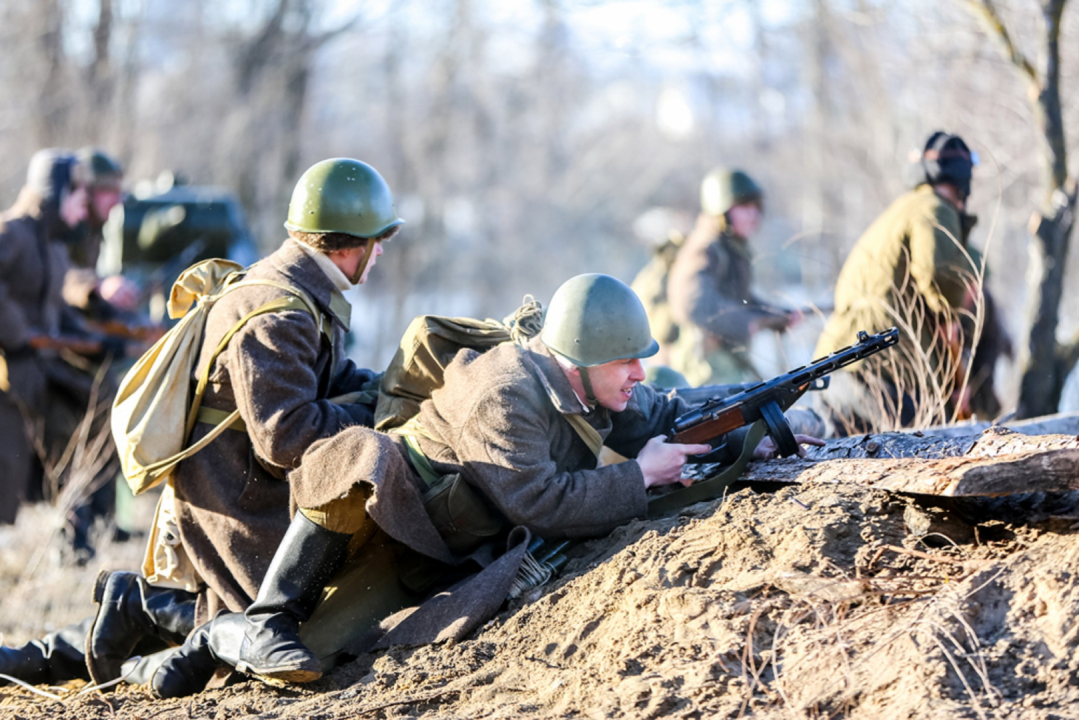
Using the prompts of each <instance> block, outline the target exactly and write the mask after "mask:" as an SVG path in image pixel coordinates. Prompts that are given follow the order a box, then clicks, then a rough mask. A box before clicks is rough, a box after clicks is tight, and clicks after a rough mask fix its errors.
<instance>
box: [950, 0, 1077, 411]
mask: <svg viewBox="0 0 1079 720" xmlns="http://www.w3.org/2000/svg"><path fill="white" fill-rule="evenodd" d="M967 2H968V4H969V6H970V8H971V10H972V11H973V12H974V13H975V14H976V15H977V16H978V17H979V18H980V19H981V20H982V21H983V22H984V24H985V26H986V28H987V29H988V32H989V34H990V35H991V36H992V38H993V39H994V40H996V41H997V43H998V45H999V46H1000V50H1001V52H1002V53H1003V55H1004V57H1005V58H1007V59H1008V60H1009V61H1010V62H1011V63H1012V65H1014V66H1015V68H1016V70H1017V71H1018V72H1019V73H1020V75H1021V76H1022V78H1023V80H1024V81H1025V82H1026V84H1027V91H1028V97H1029V98H1030V101H1031V105H1032V110H1033V114H1034V119H1035V124H1036V137H1037V147H1038V155H1039V160H1040V165H1041V188H1042V195H1043V199H1042V202H1041V205H1040V207H1039V209H1038V210H1037V211H1036V212H1035V213H1034V215H1033V217H1032V218H1031V222H1030V230H1031V232H1032V234H1033V240H1034V242H1032V243H1031V245H1030V266H1029V267H1028V269H1027V283H1028V285H1029V290H1028V292H1029V293H1030V297H1029V298H1028V301H1027V305H1028V310H1027V322H1028V325H1029V337H1028V341H1027V343H1025V344H1024V346H1023V351H1022V354H1021V355H1020V367H1021V371H1022V378H1021V381H1020V388H1019V403H1018V413H1017V414H1018V416H1019V417H1035V416H1038V415H1046V414H1049V413H1052V412H1056V410H1057V407H1058V405H1059V403H1060V395H1061V392H1062V390H1063V388H1064V381H1065V379H1066V378H1067V376H1068V374H1069V373H1070V372H1071V371H1072V369H1073V368H1074V367H1075V363H1076V361H1077V360H1079V335H1077V336H1076V337H1075V338H1074V339H1073V340H1072V341H1071V342H1069V343H1063V344H1062V343H1058V342H1057V327H1058V325H1059V320H1060V303H1061V298H1062V297H1063V295H1064V273H1065V269H1066V268H1067V262H1066V261H1067V256H1068V246H1069V243H1070V239H1071V232H1072V226H1073V225H1074V224H1075V210H1076V178H1075V177H1074V176H1071V177H1069V175H1068V145H1067V138H1066V137H1065V131H1064V112H1063V103H1062V99H1061V55H1060V45H1061V28H1062V19H1063V15H1064V7H1065V5H1066V4H1067V0H1043V2H1041V3H1040V5H1041V16H1042V18H1043V19H1044V22H1045V27H1044V34H1043V35H1042V38H1041V43H1040V47H1039V52H1038V57H1037V59H1036V60H1031V59H1030V58H1028V57H1027V55H1026V54H1025V53H1024V52H1023V51H1022V50H1021V49H1020V47H1019V46H1018V45H1017V44H1016V40H1015V39H1014V38H1013V35H1012V32H1011V31H1010V30H1009V28H1008V26H1007V24H1006V22H1005V20H1004V18H1003V16H1002V15H1001V13H1000V12H999V11H998V10H997V7H996V5H995V4H994V3H993V2H992V0H967Z"/></svg>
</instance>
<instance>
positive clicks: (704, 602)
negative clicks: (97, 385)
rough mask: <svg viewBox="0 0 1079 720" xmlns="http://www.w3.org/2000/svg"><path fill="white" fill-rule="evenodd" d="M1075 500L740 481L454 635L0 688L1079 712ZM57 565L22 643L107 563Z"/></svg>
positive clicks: (239, 710)
mask: <svg viewBox="0 0 1079 720" xmlns="http://www.w3.org/2000/svg"><path fill="white" fill-rule="evenodd" d="M1077 510H1079V507H1077V502H1076V496H1075V495H1048V496H1047V495H1037V496H1025V497H1020V498H1012V499H1009V500H1006V501H999V500H998V501H986V500H981V501H977V500H966V501H962V502H952V503H951V504H949V505H947V506H933V505H931V504H928V503H926V502H924V501H919V500H918V499H916V498H912V497H907V496H901V495H895V494H889V493H886V492H883V491H874V490H862V489H855V488H849V487H842V486H836V485H826V484H817V485H801V486H789V487H784V488H782V489H778V490H776V489H774V488H768V487H763V486H758V487H755V488H743V489H740V490H738V491H737V492H734V493H732V494H730V495H728V497H727V498H726V499H725V500H724V501H717V502H712V503H702V504H699V505H695V506H692V507H691V508H688V509H687V510H685V511H683V513H682V514H681V515H680V516H678V517H673V518H668V519H664V520H656V521H649V522H635V523H632V524H630V525H628V526H625V527H622V528H620V529H619V530H617V531H616V532H615V533H613V534H612V535H611V536H610V537H607V538H604V539H600V540H594V541H590V542H588V543H586V544H584V545H582V546H579V547H577V548H576V549H575V550H574V551H573V559H572V560H571V562H570V564H569V565H568V566H567V567H566V569H565V571H564V572H563V573H562V574H561V576H560V577H559V578H558V579H556V580H554V581H552V582H551V583H549V584H548V585H547V586H545V587H543V588H540V589H537V590H534V591H532V592H531V594H529V595H527V596H526V597H524V598H523V599H521V600H519V601H515V602H514V603H513V604H511V605H510V606H509V607H507V608H506V609H505V610H504V611H503V612H502V614H500V615H499V616H498V617H497V618H495V619H494V620H492V621H491V622H489V623H488V624H487V625H486V626H484V627H482V628H481V629H479V630H478V631H477V632H475V633H474V634H473V636H472V637H470V638H469V639H467V640H466V641H463V642H460V643H457V644H455V645H444V646H434V647H423V648H415V649H407V648H397V649H394V650H392V651H389V652H384V653H380V654H377V655H370V656H363V657H360V658H358V659H357V660H356V661H354V662H352V663H349V664H347V665H344V666H342V667H340V668H339V669H337V670H336V671H334V672H333V673H331V674H329V675H328V676H326V677H325V678H323V679H322V680H320V681H318V682H316V683H313V684H311V685H308V686H303V687H298V686H293V687H291V688H288V689H277V688H273V687H270V686H267V685H264V684H262V683H260V682H258V681H252V680H245V679H243V678H238V680H239V681H238V682H233V683H232V684H229V685H227V686H226V687H224V688H221V689H217V690H209V691H206V692H204V693H201V694H200V695H197V696H195V697H192V698H187V699H183V700H171V701H159V700H154V699H153V698H152V697H151V696H150V694H149V693H148V692H147V691H146V690H145V689H143V688H140V687H131V686H126V687H123V688H121V689H120V690H118V691H116V692H113V693H109V694H105V695H101V694H98V693H96V692H95V693H90V694H86V695H83V696H75V694H74V691H75V690H77V687H75V688H69V689H66V690H64V691H60V694H62V695H63V697H64V699H63V700H51V699H48V698H44V697H40V696H36V695H33V694H31V693H30V692H29V691H26V690H23V689H21V688H12V687H4V688H0V716H2V717H5V718H25V719H27V720H29V719H30V718H57V717H67V718H140V719H141V718H160V719H169V718H184V719H188V718H246V717H261V718H306V719H307V720H329V719H331V718H357V717H449V718H466V717H467V718H551V717H566V718H569V717H587V718H623V717H632V718H705V717H730V718H735V717H744V716H753V717H761V718H841V717H853V718H1032V719H1033V718H1039V719H1046V718H1074V717H1079V659H1077V658H1076V646H1077V644H1079V623H1077V618H1079V582H1077V576H1076V574H1075V571H1073V569H1072V568H1073V566H1079V532H1076V530H1077V529H1079V513H1077ZM20 526H21V521H20ZM0 539H3V538H0ZM130 545H131V544H130V543H129V544H128V545H125V546H115V547H113V548H112V550H111V551H110V552H116V553H120V554H122V553H128V554H131V553H132V552H134V551H132V550H131V549H130V548H129V547H128V546H130ZM135 545H139V543H135ZM118 548H122V549H118ZM0 549H2V550H3V552H4V553H7V552H8V550H9V549H10V548H8V547H6V546H4V547H2V548H0ZM134 554H136V555H137V552H136V553H134ZM108 560H109V562H108V563H107V564H109V565H117V560H118V557H110V558H108ZM3 562H5V563H6V562H7V560H4V561H3ZM0 567H6V565H3V566H0ZM57 573H58V571H55V570H53V571H48V570H39V572H38V574H37V575H36V576H35V577H36V578H38V580H34V582H35V583H37V584H35V586H34V588H35V589H34V591H33V592H27V593H23V592H22V590H21V589H20V590H19V592H20V593H22V594H20V595H19V596H18V597H19V598H21V599H19V601H18V603H17V605H16V606H13V605H12V603H10V602H5V603H4V617H3V621H4V623H5V627H11V626H12V623H13V621H14V618H15V617H16V616H23V617H26V618H29V620H28V622H27V623H23V624H18V623H16V624H17V625H18V632H17V633H14V634H13V635H12V636H9V644H10V641H11V640H13V639H15V636H16V635H19V636H22V637H29V636H31V635H32V634H33V633H32V632H31V629H30V628H29V625H33V624H34V623H35V622H38V623H40V622H42V619H43V618H45V617H47V616H49V617H53V618H54V620H56V619H57V618H59V617H60V616H61V615H63V616H64V617H63V619H65V620H66V619H78V617H80V616H81V615H85V614H88V613H89V611H90V609H91V603H90V602H89V598H88V596H89V587H90V585H89V583H90V582H91V581H92V579H93V574H94V573H92V572H90V571H86V572H85V573H83V574H77V575H78V577H74V578H71V577H69V578H67V579H66V580H65V581H64V582H57V583H56V587H55V588H50V587H48V584H47V583H46V582H43V581H42V580H41V578H46V577H47V576H49V575H53V574H57ZM6 577H10V575H9V576H6ZM5 582H7V581H6V580H5ZM76 585H78V586H82V587H78V588H76V587H75V586H76ZM76 590H77V592H76ZM54 591H55V593H56V594H55V595H54ZM7 594H10V593H6V595H7ZM78 598H83V599H82V600H80V599H78ZM61 609H63V612H62V613H61V612H60V610H61ZM50 613H51V614H50ZM45 627H46V626H45V625H44V624H39V625H37V626H36V628H37V629H42V628H45ZM8 632H9V633H10V632H12V630H8ZM23 633H26V634H25V635H23ZM20 639H22V638H20Z"/></svg>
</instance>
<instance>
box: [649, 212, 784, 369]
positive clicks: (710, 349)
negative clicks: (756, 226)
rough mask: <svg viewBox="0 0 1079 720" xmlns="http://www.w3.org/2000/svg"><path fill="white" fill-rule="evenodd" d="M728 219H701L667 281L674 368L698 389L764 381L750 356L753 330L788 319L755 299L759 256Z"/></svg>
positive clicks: (676, 259)
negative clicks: (755, 258) (756, 258)
mask: <svg viewBox="0 0 1079 720" xmlns="http://www.w3.org/2000/svg"><path fill="white" fill-rule="evenodd" d="M724 224H725V220H724V218H722V217H718V218H717V217H713V216H711V215H704V214H702V215H700V216H699V217H698V219H697V225H696V227H695V228H694V229H693V232H692V233H690V235H689V237H688V238H687V239H686V241H685V244H683V246H682V248H681V249H680V250H679V251H678V256H677V257H676V258H675V260H674V264H673V265H672V266H671V273H670V278H669V279H668V281H667V295H668V298H669V302H670V315H671V317H672V318H673V319H674V321H675V322H676V323H677V324H678V326H679V336H678V340H677V342H676V343H675V344H674V346H673V348H672V349H671V352H670V364H671V367H673V368H674V369H675V370H678V371H679V372H681V373H683V374H684V375H685V376H686V378H687V379H688V380H689V381H690V383H692V384H694V385H700V384H714V383H741V382H749V381H754V380H759V379H760V373H758V372H757V370H756V368H755V367H754V366H753V363H752V361H751V360H750V357H749V344H750V339H751V336H752V333H753V325H754V324H756V326H757V327H758V328H767V327H773V328H782V327H784V326H785V322H786V314H785V313H783V312H780V311H778V310H774V309H771V308H769V307H767V306H766V305H765V304H764V303H763V302H761V301H760V300H758V299H757V298H756V297H754V296H753V292H752V289H751V288H752V284H753V256H752V253H751V252H750V250H749V246H748V245H747V244H746V241H745V239H744V238H740V237H737V236H736V235H734V234H733V233H731V232H730V231H729V230H727V229H726V228H725V227H724Z"/></svg>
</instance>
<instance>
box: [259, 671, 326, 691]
mask: <svg viewBox="0 0 1079 720" xmlns="http://www.w3.org/2000/svg"><path fill="white" fill-rule="evenodd" d="M250 672H251V673H253V674H254V675H255V677H257V678H258V679H259V680H261V681H262V682H264V683H266V684H267V685H274V686H276V687H281V686H283V685H287V684H289V683H309V682H314V681H315V680H318V679H319V678H320V677H322V671H321V670H275V671H273V672H265V673H263V672H258V671H257V670H251V671H250Z"/></svg>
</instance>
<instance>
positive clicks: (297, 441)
mask: <svg viewBox="0 0 1079 720" xmlns="http://www.w3.org/2000/svg"><path fill="white" fill-rule="evenodd" d="M320 346H321V337H320V335H319V329H318V327H317V326H316V324H315V322H314V320H313V319H312V317H311V315H310V314H308V313H306V312H303V311H288V312H277V313H267V314H265V315H259V316H257V317H255V318H252V319H251V320H249V321H248V322H247V323H246V324H245V325H244V327H243V328H242V329H241V330H240V331H239V332H238V333H236V335H235V336H234V337H233V338H232V340H231V342H229V345H228V348H227V349H226V350H225V352H226V353H227V354H228V357H227V358H226V360H225V362H226V363H227V365H228V370H229V375H230V377H231V384H232V389H233V393H234V395H235V397H236V406H237V408H239V410H240V416H241V417H242V418H243V420H244V422H245V423H246V425H247V432H248V435H249V436H250V438H251V443H252V445H254V448H255V451H256V452H257V453H258V454H259V456H260V457H262V458H264V459H266V460H269V461H270V462H271V463H273V464H274V465H277V466H279V467H283V468H288V469H291V468H294V467H296V465H297V464H298V463H299V461H300V457H301V456H302V455H303V453H304V451H305V450H306V449H307V448H308V446H310V445H311V443H313V442H314V441H315V440H318V439H320V438H324V437H329V436H330V435H333V434H334V433H337V432H338V431H340V430H341V429H343V428H345V427H348V426H350V425H355V424H358V423H357V420H356V419H355V418H353V416H352V415H351V414H350V413H349V411H348V409H346V407H345V406H340V405H336V404H334V403H331V402H329V401H328V400H325V399H322V400H320V399H318V384H319V382H318V381H319V378H318V377H317V375H316V374H315V369H314V368H315V362H316V360H317V358H318V353H319V349H320Z"/></svg>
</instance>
